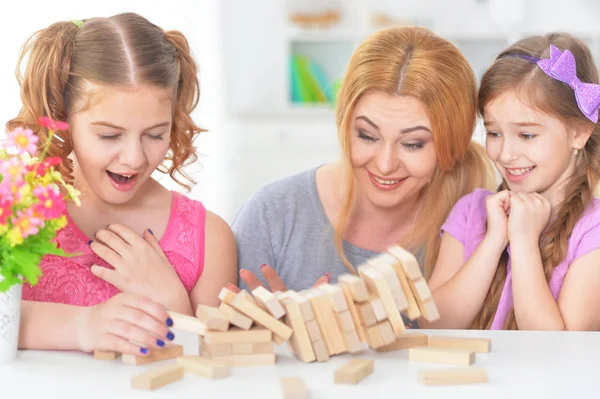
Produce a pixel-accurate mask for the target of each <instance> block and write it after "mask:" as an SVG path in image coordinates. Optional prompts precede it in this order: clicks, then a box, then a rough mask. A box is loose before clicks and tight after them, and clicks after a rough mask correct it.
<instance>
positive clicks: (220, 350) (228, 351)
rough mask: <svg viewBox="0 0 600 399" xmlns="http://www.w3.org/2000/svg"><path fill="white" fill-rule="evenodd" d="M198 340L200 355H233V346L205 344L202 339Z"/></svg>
mask: <svg viewBox="0 0 600 399" xmlns="http://www.w3.org/2000/svg"><path fill="white" fill-rule="evenodd" d="M199 338H200V354H201V355H206V356H208V357H213V356H229V355H233V345H234V344H229V343H227V344H207V343H206V341H205V340H204V338H203V337H199Z"/></svg>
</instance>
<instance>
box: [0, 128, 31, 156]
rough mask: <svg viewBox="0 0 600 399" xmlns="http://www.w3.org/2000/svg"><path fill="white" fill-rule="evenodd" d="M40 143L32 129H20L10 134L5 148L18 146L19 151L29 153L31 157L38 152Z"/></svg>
mask: <svg viewBox="0 0 600 399" xmlns="http://www.w3.org/2000/svg"><path fill="white" fill-rule="evenodd" d="M38 141H40V139H39V137H37V136H36V135H35V134H34V133H33V131H32V130H31V129H23V128H22V127H18V128H16V129H15V130H13V131H12V132H10V133H8V135H7V140H6V142H5V144H4V145H5V147H9V146H16V147H17V148H19V151H21V152H23V151H27V152H28V153H30V154H31V155H34V154H35V153H36V152H37V143H38Z"/></svg>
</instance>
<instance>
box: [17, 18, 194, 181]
mask: <svg viewBox="0 0 600 399" xmlns="http://www.w3.org/2000/svg"><path fill="white" fill-rule="evenodd" d="M25 59H27V64H26V67H25V71H24V73H23V72H22V68H21V66H22V64H23V62H24V61H25ZM16 74H17V80H18V82H19V85H20V87H21V101H22V103H23V106H22V108H21V110H20V111H19V114H18V115H17V116H16V117H15V118H14V119H12V120H10V121H8V122H7V124H6V128H7V130H9V131H10V130H13V129H14V128H16V127H19V126H22V127H28V128H30V129H32V130H33V131H34V132H35V133H36V134H37V135H38V136H39V137H40V143H41V144H43V143H45V142H46V141H47V139H48V132H47V131H46V129H45V128H44V127H42V126H40V125H39V123H38V119H39V117H42V116H48V117H50V118H52V119H55V120H63V121H68V120H69V116H70V115H71V114H72V113H73V112H75V109H74V104H78V103H79V102H80V101H79V100H80V99H82V97H83V96H82V94H83V83H84V82H85V81H91V82H94V83H99V84H105V85H111V86H122V87H135V86H138V85H141V84H150V85H155V86H157V87H161V88H172V89H173V90H174V104H173V127H172V130H171V142H170V146H169V153H168V154H167V157H166V158H165V161H166V162H167V163H169V164H170V165H169V166H167V165H165V164H164V163H163V164H162V165H161V166H160V167H159V169H158V170H159V171H161V172H162V173H168V174H169V175H170V176H171V178H172V179H173V180H175V181H176V182H177V183H179V184H180V185H181V186H183V187H185V188H188V189H189V187H190V186H189V185H188V184H186V183H185V182H184V181H182V180H180V178H179V177H178V176H177V174H178V175H181V176H183V178H184V179H186V180H187V181H188V182H190V183H194V181H193V180H192V179H191V178H190V177H189V176H188V175H186V174H185V173H184V172H183V167H184V166H185V165H187V164H189V163H192V162H195V161H196V160H197V155H196V151H195V149H194V147H193V141H194V138H195V136H196V135H197V134H199V133H200V132H203V131H205V130H203V129H201V128H199V127H198V126H197V125H196V124H195V123H194V121H193V120H192V118H191V116H190V114H191V113H192V111H193V110H194V108H195V107H196V105H197V104H198V100H199V96H200V84H199V82H198V76H197V66H196V63H195V62H194V60H193V58H192V56H191V54H190V47H189V45H188V42H187V40H186V38H185V37H184V36H183V35H182V34H181V33H180V32H178V31H163V30H162V29H161V28H159V27H158V26H156V25H154V24H152V23H151V22H149V21H148V20H147V19H145V18H143V17H142V16H140V15H137V14H134V13H124V14H119V15H115V16H113V17H110V18H92V19H89V20H85V22H84V23H83V25H82V26H79V25H76V24H75V23H73V22H66V21H65V22H57V23H54V24H52V25H50V26H49V27H47V28H45V29H42V30H40V31H38V32H36V33H34V34H33V35H32V36H31V37H30V38H29V39H28V40H27V41H26V42H25V44H24V45H23V47H22V49H21V55H20V58H19V62H18V64H17V71H16ZM59 134H60V133H59ZM72 151H73V143H72V140H71V137H70V133H69V132H66V134H65V133H63V134H62V135H60V137H58V138H56V139H54V140H53V141H52V144H51V145H50V148H49V150H48V156H59V157H61V158H62V159H63V160H64V162H63V163H62V164H61V165H60V166H59V170H60V172H61V173H62V174H63V176H65V178H66V179H67V180H68V181H72V175H71V174H72V171H73V166H72V163H71V162H70V160H69V159H68V155H69V154H70V153H71V152H72Z"/></svg>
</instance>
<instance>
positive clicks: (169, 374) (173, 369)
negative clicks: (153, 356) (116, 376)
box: [131, 364, 184, 391]
mask: <svg viewBox="0 0 600 399" xmlns="http://www.w3.org/2000/svg"><path fill="white" fill-rule="evenodd" d="M183 374H184V370H183V366H181V365H179V364H165V365H163V366H159V367H156V368H153V369H151V370H148V371H145V372H143V373H140V374H137V375H135V376H133V377H132V378H131V388H133V389H141V390H146V391H151V390H154V389H158V388H161V387H164V386H165V385H168V384H171V383H173V382H175V381H179V380H181V379H183Z"/></svg>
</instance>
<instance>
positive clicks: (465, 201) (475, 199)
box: [454, 188, 494, 214]
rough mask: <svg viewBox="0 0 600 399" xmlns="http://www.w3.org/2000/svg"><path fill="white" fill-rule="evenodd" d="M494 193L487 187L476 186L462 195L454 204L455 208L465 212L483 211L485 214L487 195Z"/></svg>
mask: <svg viewBox="0 0 600 399" xmlns="http://www.w3.org/2000/svg"><path fill="white" fill-rule="evenodd" d="M492 194H494V192H493V191H490V190H488V189H485V188H476V189H475V190H473V191H472V192H470V193H469V194H466V195H464V196H462V197H461V198H460V199H459V200H458V201H457V202H456V205H454V210H458V211H461V212H463V213H471V214H472V213H474V212H477V213H479V212H482V213H483V214H485V212H486V210H485V201H486V199H487V197H489V196H490V195H492Z"/></svg>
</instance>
